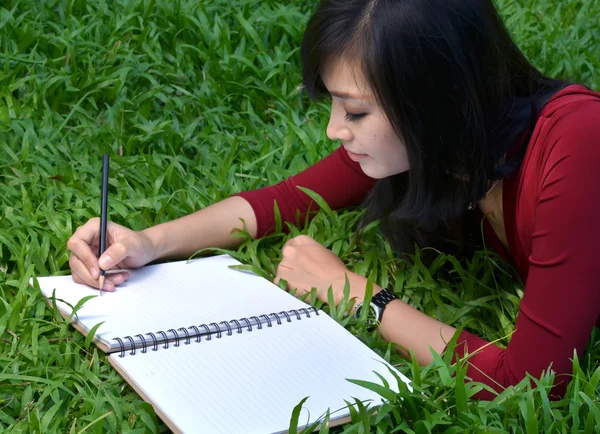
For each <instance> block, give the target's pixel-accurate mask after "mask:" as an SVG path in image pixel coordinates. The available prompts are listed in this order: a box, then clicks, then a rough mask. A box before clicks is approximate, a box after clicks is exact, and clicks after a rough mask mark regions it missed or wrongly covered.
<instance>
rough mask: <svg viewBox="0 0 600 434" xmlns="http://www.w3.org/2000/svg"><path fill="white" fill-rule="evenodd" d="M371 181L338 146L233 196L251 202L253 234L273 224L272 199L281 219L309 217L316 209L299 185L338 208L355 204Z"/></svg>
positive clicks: (261, 231)
mask: <svg viewBox="0 0 600 434" xmlns="http://www.w3.org/2000/svg"><path fill="white" fill-rule="evenodd" d="M374 184H375V180H374V179H373V178H370V177H368V176H367V175H365V174H364V172H363V171H362V170H361V168H360V165H359V164H358V163H356V162H354V161H352V160H350V158H349V157H348V154H347V153H346V151H345V150H344V148H343V147H339V148H338V149H337V150H336V151H334V152H333V153H331V154H330V155H329V156H327V157H325V158H324V159H323V160H321V161H319V162H318V163H317V164H315V165H313V166H311V167H309V168H308V169H306V170H304V171H302V172H300V173H299V174H297V175H295V176H292V177H290V178H288V179H286V180H285V181H282V182H280V183H279V184H276V185H272V186H268V187H263V188H260V189H258V190H252V191H245V192H242V193H239V194H237V195H236V196H241V197H243V198H244V199H246V200H247V201H248V202H249V203H250V205H251V206H252V209H253V210H254V213H255V214H256V220H257V225H258V233H257V236H258V237H262V236H264V235H266V234H267V233H269V232H270V231H272V230H273V229H274V228H275V216H274V214H273V209H274V202H277V206H278V208H279V212H280V214H281V219H282V221H283V222H291V223H294V224H296V223H297V221H296V220H297V213H298V212H299V213H300V218H301V220H300V221H301V222H303V221H304V219H305V218H310V217H311V212H314V211H317V210H318V209H319V207H318V205H317V204H316V203H314V201H313V200H312V199H311V198H310V197H309V196H308V195H307V194H305V193H304V192H303V191H302V190H300V189H299V188H298V187H299V186H300V187H305V188H308V189H309V190H312V191H314V192H316V193H318V194H319V195H320V196H321V197H323V199H324V200H325V202H327V204H328V205H329V206H330V207H331V208H332V209H341V208H344V207H348V206H354V205H359V204H360V203H361V202H362V201H363V199H364V198H365V197H366V195H367V193H368V192H369V190H370V189H371V188H372V187H373V185H374Z"/></svg>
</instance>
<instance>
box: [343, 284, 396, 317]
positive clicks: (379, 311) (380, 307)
mask: <svg viewBox="0 0 600 434" xmlns="http://www.w3.org/2000/svg"><path fill="white" fill-rule="evenodd" d="M397 298H398V297H396V294H394V293H393V292H392V291H389V290H387V289H383V290H381V291H379V292H378V293H377V294H375V295H374V296H373V298H371V303H370V308H371V309H372V310H373V312H374V314H375V319H377V322H381V318H382V317H383V311H384V310H385V308H386V306H387V305H388V303H389V302H390V301H392V300H395V299H397ZM362 306H363V303H359V304H358V306H356V310H355V311H354V317H355V318H359V317H360V310H361V308H362Z"/></svg>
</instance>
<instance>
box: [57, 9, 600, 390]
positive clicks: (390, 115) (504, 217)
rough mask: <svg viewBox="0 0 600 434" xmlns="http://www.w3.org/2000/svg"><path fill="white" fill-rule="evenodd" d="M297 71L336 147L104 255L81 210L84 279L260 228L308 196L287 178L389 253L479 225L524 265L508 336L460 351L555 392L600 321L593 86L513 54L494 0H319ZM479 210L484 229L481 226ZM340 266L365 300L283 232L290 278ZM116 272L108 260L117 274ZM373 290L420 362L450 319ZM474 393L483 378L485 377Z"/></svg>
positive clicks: (599, 137) (395, 337)
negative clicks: (383, 240)
mask: <svg viewBox="0 0 600 434" xmlns="http://www.w3.org/2000/svg"><path fill="white" fill-rule="evenodd" d="M302 59H303V68H304V69H303V70H304V85H305V87H306V89H307V90H308V92H309V93H310V94H311V95H312V96H318V95H326V96H330V97H331V115H330V121H329V125H328V127H327V135H328V137H329V138H330V139H332V140H338V141H341V144H342V146H341V147H340V148H339V149H338V150H337V151H335V152H334V153H332V154H331V155H329V156H328V157H327V158H325V159H324V160H322V161H321V162H319V163H318V164H316V165H315V166H313V167H311V168H309V169H307V170H305V171H304V172H302V173H300V174H298V175H296V176H294V177H291V178H290V179H287V180H285V181H283V182H281V183H280V184H278V185H275V186H270V187H266V188H262V189H260V190H256V191H250V192H244V193H241V194H238V195H235V196H233V197H230V198H228V199H226V200H224V201H222V202H219V203H216V204H214V205H212V206H209V207H207V208H205V209H203V210H200V211H198V212H196V213H194V214H191V215H188V216H185V217H182V218H180V219H178V220H175V221H172V222H168V223H165V224H161V225H157V226H155V227H151V228H148V229H146V230H143V231H140V232H134V231H131V230H129V229H127V228H124V227H122V226H119V225H116V224H110V225H109V227H108V230H109V247H108V249H107V251H106V253H105V254H104V255H103V256H102V257H101V258H100V259H99V260H98V259H97V258H96V256H95V255H94V253H93V251H97V250H96V245H97V243H98V229H99V224H98V221H97V219H92V220H91V221H89V222H88V223H86V224H85V225H84V226H82V227H80V228H79V229H78V230H77V231H76V233H75V234H74V235H73V236H72V237H71V239H70V240H69V244H68V246H69V248H70V250H71V251H72V255H71V258H70V265H71V269H72V272H73V277H74V279H75V280H76V281H77V282H83V283H87V284H89V285H93V286H96V285H97V282H98V280H97V279H98V274H99V267H102V268H103V269H108V268H114V267H140V266H143V265H145V264H147V263H148V262H150V261H155V260H160V259H165V258H183V257H187V256H189V255H191V254H192V253H194V252H195V251H197V250H198V249H201V248H204V247H210V246H212V247H214V246H219V247H234V246H235V245H236V242H237V241H236V240H239V238H232V237H231V234H232V232H234V231H235V230H236V228H240V227H241V222H240V219H243V221H244V222H245V224H246V229H247V231H248V232H249V233H250V234H251V235H252V236H254V237H260V236H263V235H265V234H266V233H268V232H269V231H271V230H272V229H273V228H274V216H273V205H274V202H275V201H276V202H277V204H278V207H279V210H280V212H281V215H282V218H283V219H284V220H286V221H291V222H295V221H296V216H297V213H298V212H299V213H300V215H301V216H303V217H308V216H309V214H310V211H313V210H315V209H316V206H315V204H313V203H311V201H310V199H309V198H308V196H307V195H305V194H304V193H303V192H302V191H301V190H299V189H298V188H297V187H298V186H302V187H306V188H309V189H311V190H313V191H315V192H317V193H319V194H320V195H321V196H322V197H323V198H324V199H325V200H326V201H327V202H328V203H329V205H330V206H331V207H332V208H336V209H338V208H342V207H346V206H350V205H358V204H360V203H363V202H364V204H365V206H366V212H365V220H364V222H363V223H367V222H369V221H372V220H374V219H381V222H382V224H381V225H382V229H383V231H384V234H385V235H386V237H387V239H388V241H389V242H390V243H391V244H392V246H394V247H395V248H396V250H397V251H398V252H399V253H407V252H411V251H412V250H414V244H415V243H416V244H418V245H420V246H437V247H440V248H444V249H445V250H446V251H447V252H449V253H462V254H465V253H466V252H468V251H470V250H472V249H473V248H474V247H477V246H479V245H480V244H481V241H485V242H486V243H487V245H492V246H493V247H494V248H495V249H496V251H498V252H499V253H500V254H502V255H503V256H504V257H505V258H506V259H508V260H509V261H510V262H511V263H512V264H513V265H514V266H515V268H516V269H517V271H518V272H519V274H520V276H521V277H522V279H523V281H524V282H525V292H524V297H523V300H522V302H521V305H520V313H519V316H518V318H517V321H516V330H515V332H514V334H513V336H512V339H511V341H510V344H509V345H508V347H507V348H506V349H502V348H500V347H498V346H495V345H492V344H490V343H488V342H485V341H484V340H483V339H481V338H479V337H477V336H474V335H472V334H470V333H468V332H466V331H462V332H461V333H460V335H459V337H458V346H457V349H456V353H457V354H456V355H457V356H458V357H464V356H466V355H469V369H468V371H467V375H468V376H469V377H470V378H472V379H473V380H475V381H480V382H483V383H486V384H488V385H490V386H491V387H492V388H494V389H496V390H502V389H503V388H504V387H507V386H509V385H514V384H516V383H518V382H519V381H521V380H522V379H523V378H524V377H525V375H526V373H530V374H531V375H532V376H534V377H539V376H540V374H541V373H542V371H544V370H547V369H548V368H549V367H551V368H552V369H553V370H554V371H555V372H556V373H557V376H556V379H555V387H554V390H553V396H555V397H557V396H560V395H561V394H563V393H564V391H565V389H566V385H567V384H568V380H569V374H570V371H571V367H572V364H571V358H572V356H573V353H574V350H577V353H578V354H579V355H581V354H582V352H583V350H584V348H585V345H586V343H587V341H588V340H589V337H590V334H591V331H592V329H593V327H594V325H595V324H598V323H599V320H600V318H599V317H600V267H596V266H595V265H596V262H597V260H596V259H595V255H594V251H595V248H596V246H598V245H600V230H599V229H598V228H597V226H596V222H597V221H600V195H599V194H598V193H599V186H600V172H598V171H597V170H596V169H597V168H598V167H599V165H600V94H598V93H595V92H592V91H590V90H588V89H586V88H585V87H583V86H580V85H569V84H568V83H564V82H561V81H558V80H553V79H550V78H548V77H545V76H544V75H542V74H541V73H540V72H538V71H537V70H536V69H535V68H534V67H533V66H532V65H531V64H530V63H529V62H528V61H527V60H526V58H525V57H524V56H523V54H522V53H521V52H520V51H519V49H518V48H517V47H516V45H515V44H514V42H513V41H512V39H511V38H510V36H509V34H508V32H507V30H506V29H505V27H504V25H503V24H502V22H501V20H500V18H499V16H498V14H497V12H496V10H495V8H494V6H493V4H492V2H491V1H489V0H419V1H416V0H367V1H359V0H351V1H350V0H329V1H327V0H324V1H323V2H322V3H321V5H320V6H319V9H318V10H317V12H316V13H315V15H314V16H313V17H312V19H311V21H310V23H309V25H308V28H307V30H306V33H305V36H304V40H303V44H302ZM481 219H484V228H485V230H484V232H485V240H478V239H477V234H478V233H479V230H478V229H479V223H480V221H481ZM346 277H348V280H349V282H350V291H351V297H353V298H355V301H356V305H357V306H360V304H361V302H362V299H363V297H364V293H365V287H366V278H364V277H363V276H360V275H357V274H355V273H352V272H350V271H349V270H348V269H347V268H346V267H345V265H344V264H343V263H342V262H341V260H340V259H339V258H337V257H336V256H335V255H334V254H333V253H332V252H330V251H328V250H327V249H325V248H324V247H322V246H321V245H320V244H318V243H317V242H315V241H314V240H312V239H310V238H308V237H304V236H301V237H297V238H294V239H292V240H290V241H289V242H288V243H286V245H285V246H284V248H283V259H282V261H281V263H280V264H279V266H278V269H277V277H276V279H277V280H279V279H285V280H286V281H287V283H288V286H289V287H290V288H295V289H297V290H298V291H297V293H298V294H302V293H304V292H305V291H309V290H310V289H311V288H313V287H316V288H317V293H318V296H319V298H320V299H321V300H323V301H327V289H328V288H329V286H330V285H332V287H333V291H334V294H335V295H336V300H337V301H339V300H340V299H341V293H342V290H343V286H344V282H345V279H346ZM127 278H128V274H127V273H126V272H123V273H121V274H116V275H112V276H111V277H109V279H108V280H107V282H106V283H105V288H104V289H106V290H109V291H110V290H113V289H114V287H115V285H119V284H120V283H122V282H123V281H124V280H125V279H127ZM373 292H374V294H375V296H374V297H373V301H374V303H373V307H374V308H376V309H377V310H378V311H379V312H378V314H377V315H378V318H379V320H380V327H379V330H380V331H381V333H382V335H383V336H384V338H386V339H387V340H389V341H391V342H394V343H395V344H396V345H397V346H398V348H399V349H400V350H401V351H403V352H406V351H407V350H412V351H413V352H414V353H415V355H416V357H417V359H418V361H419V362H420V363H421V364H427V363H430V362H431V361H432V356H431V353H430V348H432V349H433V350H435V351H437V352H438V353H442V352H444V350H445V348H446V343H447V342H448V341H449V340H450V339H451V338H452V337H453V336H454V334H455V333H456V329H455V328H453V327H452V326H451V325H447V324H443V323H441V322H439V321H437V320H435V319H433V318H430V317H428V316H427V315H425V314H423V313H421V312H419V311H417V310H416V309H413V308H412V307H410V306H408V305H407V304H405V303H403V302H402V301H401V300H399V299H397V298H395V296H394V294H392V293H391V292H390V291H388V290H385V289H383V288H381V287H379V286H377V285H375V287H374V291H373ZM478 397H480V398H484V399H489V398H492V397H493V394H492V393H490V392H487V391H482V392H480V393H479V394H478Z"/></svg>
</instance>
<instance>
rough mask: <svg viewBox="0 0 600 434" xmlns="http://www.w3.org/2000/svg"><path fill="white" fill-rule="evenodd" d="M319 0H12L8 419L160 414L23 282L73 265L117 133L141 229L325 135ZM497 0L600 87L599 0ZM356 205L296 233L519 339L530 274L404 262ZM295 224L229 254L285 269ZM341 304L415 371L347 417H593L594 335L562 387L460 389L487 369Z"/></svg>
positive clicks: (4, 362)
mask: <svg viewBox="0 0 600 434" xmlns="http://www.w3.org/2000/svg"><path fill="white" fill-rule="evenodd" d="M314 3H315V2H314V1H307V0H293V1H290V2H276V1H274V0H265V1H262V2H259V3H257V2H255V1H251V0H213V1H210V2H199V1H191V0H178V1H174V0H155V1H153V0H143V1H142V0H117V1H110V2H106V1H104V0H97V1H86V0H48V1H45V2H37V1H33V0H22V1H10V0H5V1H2V2H0V209H1V214H0V215H1V218H0V268H1V271H2V274H1V275H0V285H1V290H0V301H1V303H0V337H1V341H0V430H3V431H14V432H42V433H49V432H61V433H64V432H68V433H82V432H98V433H100V432H108V431H110V432H130V433H133V432H136V433H144V432H163V431H166V427H165V426H164V425H163V424H162V423H161V422H160V421H159V420H158V419H157V418H156V416H155V414H154V412H153V410H152V408H151V407H150V406H149V405H148V404H146V403H144V402H143V401H142V400H140V398H139V397H138V396H137V395H136V394H135V393H134V392H133V391H132V390H131V389H130V388H129V387H128V386H127V385H126V384H125V383H124V382H123V381H122V380H121V378H120V377H119V376H118V375H117V374H116V373H115V372H114V371H113V369H111V368H110V366H109V365H108V363H107V362H106V360H105V357H104V355H103V354H102V353H101V352H99V351H98V350H97V349H96V348H95V347H93V346H92V347H90V346H88V345H86V343H85V340H84V339H83V337H82V336H81V335H79V334H78V333H76V332H75V331H74V330H73V329H72V328H71V327H69V326H68V325H67V324H65V322H64V321H63V320H61V319H60V318H57V316H56V315H55V313H53V312H52V310H51V309H49V308H48V307H47V305H46V303H45V302H44V300H43V299H42V298H41V296H40V295H39V293H38V291H36V290H34V289H32V288H30V287H28V285H27V282H28V280H29V278H30V277H31V276H33V275H46V274H55V273H67V272H68V264H67V260H68V252H67V249H66V245H65V244H66V240H67V239H68V237H69V236H70V234H71V233H72V232H73V231H74V229H75V228H76V227H77V226H78V225H80V224H82V223H84V222H85V221H86V220H87V219H88V218H89V217H91V216H95V215H97V214H98V202H99V201H98V195H99V188H98V179H99V174H100V161H101V159H100V155H101V154H102V153H103V152H105V151H109V152H110V153H111V154H112V155H113V158H112V163H111V170H112V175H113V176H112V178H111V189H112V191H111V219H112V220H114V221H117V222H120V223H123V224H126V225H128V226H130V227H132V228H134V229H141V228H144V227H147V226H149V225H153V224H156V223H159V222H162V221H166V220H170V219H172V218H175V217H178V216H182V215H184V214H186V213H189V212H191V211H193V210H196V209H198V208H200V207H203V206H206V205H208V204H210V203H213V202H215V201H217V200H219V199H223V198H225V197H227V196H228V195H230V194H232V193H234V192H237V191H240V190H244V189H252V188H257V187H259V186H263V185H267V184H270V183H274V182H276V181H279V180H281V179H283V178H284V177H286V176H288V175H291V174H293V173H296V172H298V171H300V170H301V169H303V168H306V167H307V166H308V165H310V164H312V163H315V162H316V161H318V160H319V159H320V158H322V157H323V156H324V155H326V154H327V153H328V152H330V151H331V150H332V149H333V148H334V146H335V145H334V144H333V143H330V142H328V141H327V140H326V137H325V125H326V122H327V107H326V105H324V104H322V103H319V104H310V103H309V102H308V100H307V98H306V97H305V96H304V95H303V94H302V92H301V91H300V90H299V88H298V86H299V84H300V68H299V51H298V49H299V48H298V47H299V41H300V38H301V35H302V31H303V26H304V23H305V22H306V20H307V18H308V15H309V13H310V11H311V10H312V8H313V7H314ZM500 10H501V12H502V14H503V16H504V17H505V18H506V20H507V23H508V25H509V28H510V30H511V31H512V32H513V33H514V35H515V37H516V39H517V41H518V42H519V44H520V45H521V46H522V48H523V49H524V51H525V52H526V54H527V55H528V56H529V57H530V58H531V59H532V60H533V61H534V63H535V64H536V65H537V66H538V67H539V68H541V69H542V70H543V71H544V72H546V73H547V74H550V75H553V76H562V77H568V78H570V79H572V80H576V81H580V82H583V83H585V84H587V85H590V86H592V87H594V88H595V89H600V18H599V17H600V2H598V1H597V0H592V1H590V0H587V1H585V2H584V1H579V0H565V1H562V2H552V1H550V0H537V1H529V2H528V1H512V0H501V1H500ZM358 217H359V213H358V211H356V210H349V211H346V212H343V213H336V212H329V211H327V210H325V211H323V212H322V213H320V215H319V216H318V217H317V218H316V219H315V220H314V221H313V222H312V223H311V225H310V226H309V227H307V228H304V229H303V232H304V233H308V234H309V235H311V236H313V237H315V238H316V239H317V240H319V241H320V242H322V243H324V244H325V245H326V246H327V247H330V248H332V249H333V250H334V251H335V252H336V253H338V254H339V255H340V256H341V257H342V258H343V259H344V261H345V262H347V263H348V264H349V266H350V267H351V268H352V269H354V270H356V271H358V272H361V273H369V274H370V275H371V276H372V277H373V278H374V279H376V280H377V281H378V282H379V283H380V284H382V285H388V284H389V285H395V288H396V290H397V291H398V292H399V293H400V294H401V295H402V297H403V298H404V299H405V300H406V301H408V302H410V303H411V304H413V305H415V306H418V307H419V308H420V309H422V310H423V311H425V312H427V313H428V314H430V315H434V316H436V317H438V318H439V319H441V320H443V321H448V322H450V323H452V324H454V325H457V326H466V327H468V329H469V330H471V331H473V332H475V333H478V334H480V335H481V336H483V337H485V338H487V339H490V340H499V341H498V342H499V344H500V345H506V343H507V342H508V339H509V338H508V337H507V336H509V335H510V332H511V331H512V324H513V323H514V319H515V315H516V313H517V310H518V302H519V297H520V296H521V295H522V284H521V283H519V282H516V281H514V280H513V279H511V277H510V275H509V274H508V272H507V268H506V267H505V266H504V265H503V264H501V263H500V262H499V261H498V260H497V259H496V258H495V257H493V256H486V255H477V256H476V257H475V258H474V259H473V260H472V261H470V262H468V263H458V262H457V261H456V260H455V259H454V258H451V257H446V256H443V255H442V256H440V258H439V260H438V261H437V262H436V263H435V264H434V265H433V266H432V267H430V268H427V267H424V266H422V265H420V263H419V261H418V258H417V265H416V266H414V267H407V266H406V265H405V264H403V263H401V262H398V261H397V260H395V258H394V256H393V254H392V253H391V251H390V249H389V246H387V245H386V244H385V243H384V242H383V241H382V240H381V238H380V236H379V235H378V233H377V230H376V228H371V229H370V230H369V231H368V233H367V235H366V236H364V237H363V240H362V242H361V245H360V246H357V245H356V244H354V242H352V241H348V240H344V239H343V238H341V236H344V235H346V234H350V233H352V232H353V231H354V229H353V228H354V225H355V222H356V220H357V218H358ZM285 239H286V236H284V235H276V236H273V237H270V238H269V239H265V240H261V241H251V240H248V241H247V242H245V243H244V245H243V246H242V247H241V248H240V249H239V251H237V252H235V255H236V256H237V257H238V258H239V259H241V260H242V261H244V262H248V263H250V264H254V265H256V266H257V267H259V268H260V269H261V270H262V272H264V273H266V274H267V275H271V276H272V275H273V271H274V266H275V265H276V264H277V262H278V258H279V252H280V247H281V245H282V243H283V242H284V241H285ZM444 264H450V265H451V267H452V268H453V271H452V272H451V273H450V275H448V274H442V272H441V271H440V267H442V266H443V265H444ZM331 314H332V315H333V316H335V317H336V318H337V319H338V320H340V321H341V322H342V323H343V324H345V325H346V326H347V327H348V328H349V329H350V330H352V331H353V332H354V333H356V334H357V335H358V336H359V337H360V338H361V339H363V340H364V341H365V342H367V343H368V344H370V345H372V346H373V347H374V348H376V350H377V351H378V352H380V354H382V355H384V356H385V357H386V358H388V360H391V361H392V362H394V363H398V366H399V368H400V369H401V370H402V371H403V372H406V373H407V374H408V375H409V376H411V377H412V378H413V379H414V382H415V386H416V387H415V392H414V393H412V394H411V393H408V392H405V393H403V394H402V395H401V398H403V399H404V401H403V402H402V403H401V404H400V396H399V397H397V398H396V399H394V400H393V401H392V403H391V405H390V406H388V407H387V408H386V410H389V412H387V416H386V417H381V416H379V417H375V416H373V417H368V416H369V415H368V414H367V413H366V412H362V413H361V414H358V415H356V418H355V422H353V423H352V424H349V425H347V426H346V427H345V428H343V429H339V431H342V430H344V432H368V431H373V432H375V431H377V432H390V431H391V430H392V427H394V426H397V425H399V426H401V427H403V429H404V430H405V431H407V432H410V429H412V430H413V431H414V432H418V433H425V432H442V431H443V432H449V433H453V432H466V431H473V432H474V431H482V430H484V429H487V430H488V431H493V432H555V431H556V432H558V431H560V432H567V431H569V432H579V431H584V432H590V433H591V432H599V431H598V426H600V404H599V403H598V397H597V395H598V384H599V382H600V369H599V368H598V365H597V360H598V356H599V354H600V337H599V336H598V335H594V337H593V338H592V339H591V341H590V344H589V346H588V349H587V351H586V353H585V354H583V355H579V362H576V363H575V366H574V370H575V379H574V381H573V382H572V384H571V387H570V388H569V391H568V394H567V396H566V397H565V398H564V399H563V400H562V401H559V402H552V403H551V402H549V401H548V399H547V396H546V387H545V386H547V385H548V378H545V379H542V380H540V381H539V386H538V387H536V388H531V387H529V386H527V385H526V384H523V385H521V386H519V387H515V388H510V389H507V390H506V391H505V392H504V393H503V394H501V395H500V396H499V397H498V398H497V399H495V400H494V401H492V402H488V403H478V402H471V401H468V399H467V398H468V396H470V394H472V393H473V392H474V391H475V390H477V387H478V386H477V385H475V384H468V383H467V384H465V382H464V381H463V380H461V374H460V372H459V375H457V376H453V375H452V374H454V373H455V372H456V369H457V367H455V366H452V365H450V363H449V362H448V360H437V361H436V362H435V363H434V364H433V365H431V366H429V367H427V368H424V369H419V368H418V367H416V365H415V364H411V363H410V362H404V361H402V360H401V359H400V358H399V357H398V355H397V354H396V353H395V352H394V351H393V350H392V349H391V348H390V347H389V346H387V345H386V344H385V343H384V342H382V341H381V339H379V337H378V336H377V335H376V334H370V333H368V332H366V331H365V330H364V329H363V328H361V327H360V325H357V324H354V323H352V322H349V321H348V319H347V318H344V316H343V315H342V312H340V311H334V312H331ZM240 405H243V403H240ZM384 413H386V412H384ZM409 427H410V429H409Z"/></svg>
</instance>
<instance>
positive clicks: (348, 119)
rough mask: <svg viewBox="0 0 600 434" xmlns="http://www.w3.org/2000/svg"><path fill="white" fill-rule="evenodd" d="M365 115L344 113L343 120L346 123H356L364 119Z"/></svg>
mask: <svg viewBox="0 0 600 434" xmlns="http://www.w3.org/2000/svg"><path fill="white" fill-rule="evenodd" d="M366 115H367V114H366V113H348V112H346V116H344V119H346V122H356V121H358V120H360V119H362V118H364V117H365V116H366Z"/></svg>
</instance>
